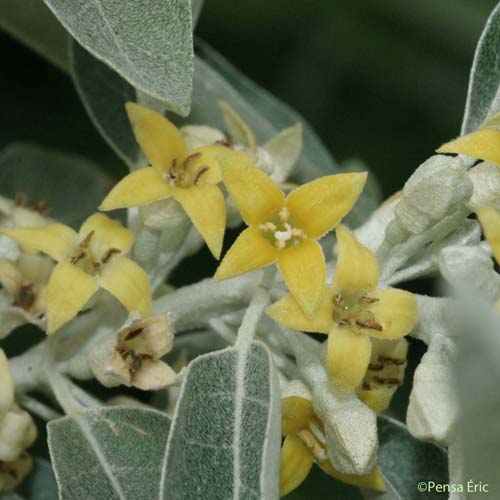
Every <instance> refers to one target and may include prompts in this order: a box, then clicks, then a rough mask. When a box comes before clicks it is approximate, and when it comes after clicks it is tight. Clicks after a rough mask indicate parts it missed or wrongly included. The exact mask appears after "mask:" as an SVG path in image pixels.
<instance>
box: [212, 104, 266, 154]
mask: <svg viewBox="0 0 500 500" xmlns="http://www.w3.org/2000/svg"><path fill="white" fill-rule="evenodd" d="M219 107H220V108H221V110H222V114H223V117H224V125H225V126H226V129H227V131H228V133H229V137H230V138H231V140H232V141H233V142H234V143H235V144H238V145H241V146H245V147H246V148H248V149H250V151H255V150H256V149H257V140H256V139H255V135H254V133H253V132H252V130H251V128H250V127H249V126H248V124H247V123H246V122H245V121H244V120H243V118H241V116H240V115H239V114H238V113H237V112H236V110H235V109H234V108H233V107H232V106H230V105H229V104H228V103H227V102H225V101H219Z"/></svg>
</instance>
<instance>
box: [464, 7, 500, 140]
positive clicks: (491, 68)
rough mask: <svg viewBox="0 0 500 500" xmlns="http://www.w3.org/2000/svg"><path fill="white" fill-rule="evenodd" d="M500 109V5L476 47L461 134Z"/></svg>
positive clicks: (476, 126)
mask: <svg viewBox="0 0 500 500" xmlns="http://www.w3.org/2000/svg"><path fill="white" fill-rule="evenodd" d="M498 111H500V4H498V5H497V6H496V7H495V9H494V10H493V12H492V13H491V15H490V17H489V19H488V21H487V23H486V26H485V27H484V30H483V33H482V35H481V38H480V39H479V43H478V45H477V48H476V53H475V55H474V62H473V63H472V69H471V74H470V80H469V91H468V94H467V102H466V104H465V115H464V120H463V123H462V134H468V133H470V132H472V131H474V130H476V129H477V128H478V127H479V126H480V125H481V123H482V122H483V121H484V119H485V118H486V117H487V116H488V115H490V114H492V113H497V112H498Z"/></svg>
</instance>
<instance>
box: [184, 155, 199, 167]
mask: <svg viewBox="0 0 500 500" xmlns="http://www.w3.org/2000/svg"><path fill="white" fill-rule="evenodd" d="M200 157H201V153H200V152H199V151H198V152H197V153H193V154H192V155H189V156H188V157H187V158H186V159H185V160H184V165H186V166H187V164H188V163H189V162H191V161H193V160H196V159H197V158H200Z"/></svg>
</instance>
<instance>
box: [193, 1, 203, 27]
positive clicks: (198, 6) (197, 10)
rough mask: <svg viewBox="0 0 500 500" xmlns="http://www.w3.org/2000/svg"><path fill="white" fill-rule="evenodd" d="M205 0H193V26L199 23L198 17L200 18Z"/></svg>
mask: <svg viewBox="0 0 500 500" xmlns="http://www.w3.org/2000/svg"><path fill="white" fill-rule="evenodd" d="M203 2H204V0H191V11H192V17H193V27H195V26H196V24H197V23H198V19H199V18H200V14H201V11H202V9H203Z"/></svg>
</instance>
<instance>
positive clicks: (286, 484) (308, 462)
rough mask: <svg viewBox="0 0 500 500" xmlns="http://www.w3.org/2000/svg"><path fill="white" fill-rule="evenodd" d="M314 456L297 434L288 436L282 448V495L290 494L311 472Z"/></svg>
mask: <svg viewBox="0 0 500 500" xmlns="http://www.w3.org/2000/svg"><path fill="white" fill-rule="evenodd" d="M312 464H313V457H312V455H311V452H310V451H309V450H308V449H307V446H306V445H305V444H304V443H303V442H302V441H301V440H300V439H299V438H298V437H297V436H293V435H292V436H287V437H286V438H285V441H284V443H283V446H282V448H281V459H280V496H281V497H283V496H285V495H288V493H290V492H291V491H293V490H294V489H295V488H297V487H298V486H300V484H301V483H302V482H303V481H304V479H305V478H306V477H307V475H308V474H309V471H310V470H311V467H312Z"/></svg>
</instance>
